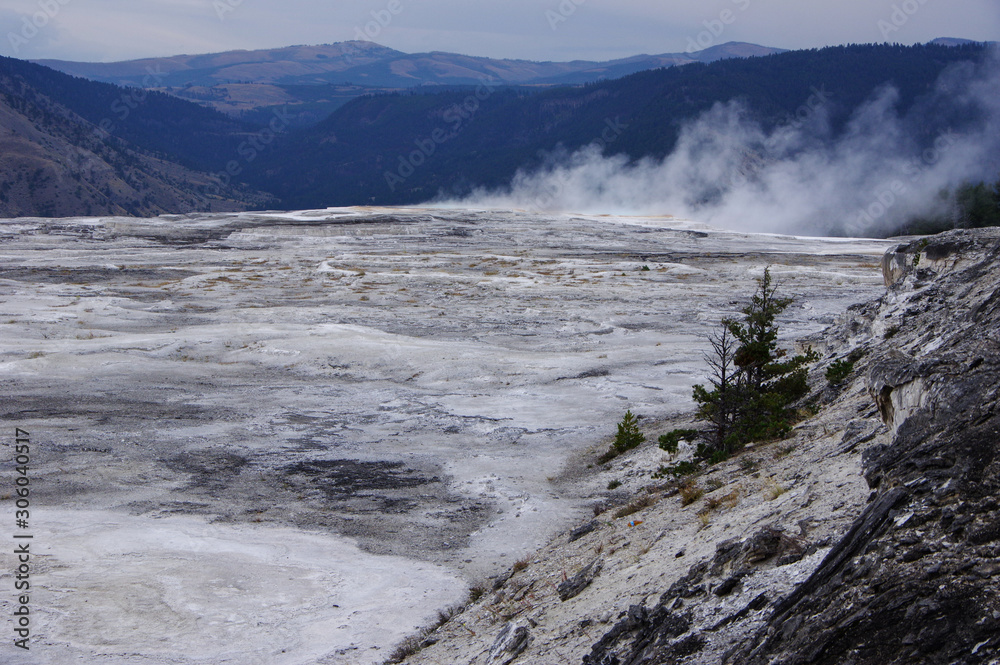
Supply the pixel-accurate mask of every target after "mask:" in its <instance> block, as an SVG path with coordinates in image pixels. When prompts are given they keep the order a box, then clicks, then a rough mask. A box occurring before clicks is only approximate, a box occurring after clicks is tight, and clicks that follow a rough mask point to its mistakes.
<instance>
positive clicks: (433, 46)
mask: <svg viewBox="0 0 1000 665" xmlns="http://www.w3.org/2000/svg"><path fill="white" fill-rule="evenodd" d="M0 35H2V36H3V38H2V40H0V54H2V55H8V56H13V57H18V58H25V59H35V58H60V59H66V60H86V61H114V60H125V59H133V58H142V57H153V56H167V55H177V54H181V53H214V52H218V51H227V50H231V49H258V48H273V47H278V46H289V45H293V44H325V43H332V42H340V41H346V40H349V39H357V38H365V39H369V40H370V41H375V42H378V43H380V44H383V45H385V46H389V47H392V48H395V49H398V50H400V51H406V52H410V53H413V52H420V51H431V50H438V51H451V52H457V53H465V54H469V55H481V56H489V57H507V58H523V59H529V60H572V59H586V60H608V59H613V58H619V57H624V56H628V55H635V54H638V53H670V52H681V51H687V50H692V49H693V46H694V45H697V46H701V47H704V46H711V45H714V44H720V43H723V42H727V41H746V42H753V43H757V44H763V45H765V46H776V47H783V48H790V49H799V48H811V47H818V46H826V45H832V44H844V43H849V42H855V43H867V42H884V41H890V42H900V43H904V44H913V43H917V42H926V41H929V40H931V39H934V38H935V37H964V38H967V39H975V40H983V41H985V40H997V39H1000V0H836V1H834V0H823V1H822V2H813V1H810V0H805V1H803V0H673V1H671V0H666V1H665V0H491V1H490V2H480V1H478V0H339V1H338V0H281V1H280V2H278V1H277V0H3V6H2V7H0Z"/></svg>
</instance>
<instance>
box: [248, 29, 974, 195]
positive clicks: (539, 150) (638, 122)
mask: <svg viewBox="0 0 1000 665" xmlns="http://www.w3.org/2000/svg"><path fill="white" fill-rule="evenodd" d="M983 53H984V47H982V46H978V45H964V46H960V47H955V48H949V47H944V46H938V45H922V46H913V47H905V46H893V45H852V46H843V47H833V48H825V49H821V50H810V51H794V52H788V53H783V54H778V55H771V56H766V57H759V58H748V59H742V60H723V61H719V62H714V63H711V64H707V65H706V64H691V65H686V66H684V67H673V68H669V69H659V70H653V71H646V72H640V73H637V74H633V75H631V76H627V77H625V78H622V79H618V80H614V81H604V82H599V83H592V84H589V85H586V86H582V87H566V88H559V89H555V90H547V91H543V92H530V91H526V90H519V89H510V88H503V87H489V86H486V85H482V86H479V87H478V88H466V89H455V90H450V91H446V92H439V93H435V94H426V93H425V94H414V93H410V94H394V95H382V96H374V97H365V98H361V99H358V100H355V101H354V102H351V103H350V104H348V105H346V106H345V107H343V108H342V109H340V110H339V111H337V112H335V113H334V114H332V115H331V116H330V117H329V118H328V119H327V120H325V121H324V122H321V123H319V124H318V125H316V126H315V127H313V128H311V129H309V130H306V131H303V132H301V133H298V134H296V135H292V136H289V137H287V139H286V140H284V141H282V142H281V143H280V144H279V145H278V146H277V147H276V149H274V150H272V151H269V152H268V153H267V154H265V155H263V158H262V159H261V160H259V161H258V163H257V164H255V165H254V166H255V167H256V168H255V169H254V171H253V172H252V173H251V174H250V175H249V177H250V178H251V182H253V184H255V185H256V186H257V187H264V186H265V185H266V186H267V188H268V189H269V191H271V192H273V193H274V194H275V195H277V196H278V197H279V198H280V199H281V200H282V202H283V205H285V206H287V207H290V208H299V207H314V206H325V205H347V204H352V203H382V204H405V203H415V202H419V201H424V200H427V199H428V198H431V197H433V196H435V195H437V194H438V193H444V194H446V195H461V194H464V193H467V192H468V191H470V190H471V189H472V188H473V187H477V186H486V187H495V186H499V185H502V184H504V183H506V182H508V181H509V180H510V179H511V177H512V176H513V175H514V174H515V173H516V172H517V170H518V169H521V168H527V169H530V168H532V167H534V166H537V165H539V164H541V163H543V161H544V160H545V159H547V158H549V157H550V156H551V154H552V153H553V152H554V151H558V150H565V151H573V150H576V149H578V148H580V147H582V146H585V145H588V144H590V143H592V142H595V141H603V142H604V145H605V147H604V152H605V154H614V153H624V154H626V155H628V157H629V158H630V159H633V160H636V159H640V158H642V157H654V158H658V157H663V156H664V155H666V154H667V153H669V152H670V150H671V149H672V148H673V147H674V145H675V142H676V140H677V136H678V132H679V130H680V128H681V126H682V125H683V123H684V122H685V121H688V120H690V119H692V118H694V117H696V116H697V115H699V114H700V113H703V112H704V111H706V110H708V109H710V108H711V107H712V106H713V105H714V104H715V103H717V102H726V101H729V100H732V99H739V100H742V101H743V102H744V103H745V104H746V107H747V108H748V109H749V110H750V112H751V113H752V115H753V116H755V119H756V120H758V121H759V122H760V123H761V124H762V125H764V126H765V127H768V126H774V125H776V124H779V123H783V122H788V121H791V120H794V118H795V116H796V114H798V113H800V112H801V110H802V109H803V108H805V107H806V105H808V104H815V103H816V98H817V96H820V97H821V98H822V104H823V106H824V110H825V112H826V113H828V114H829V117H830V120H831V129H832V130H833V131H835V132H836V131H838V130H839V129H841V128H842V127H843V124H844V123H845V122H846V121H847V119H848V118H849V117H850V114H851V113H852V112H853V111H854V110H855V109H856V108H857V107H858V106H859V105H860V104H862V103H863V102H864V101H865V100H866V99H868V98H869V97H870V96H871V95H872V94H873V93H874V92H875V91H876V90H877V89H879V88H880V87H881V86H884V85H893V86H895V87H896V88H897V89H898V90H899V101H898V108H899V111H900V113H901V114H905V113H906V111H907V109H908V108H909V107H911V106H912V105H913V104H914V102H915V100H917V99H918V98H919V97H920V96H921V95H924V94H926V93H928V92H929V91H930V90H931V89H932V88H933V86H934V84H935V82H936V81H937V79H938V77H939V76H940V75H941V73H942V71H944V69H945V68H946V67H948V66H949V65H952V64H954V63H956V62H959V61H965V60H976V59H980V58H981V57H982V56H983ZM957 120H959V121H960V120H962V119H961V118H958V119H957ZM914 131H917V132H919V131H920V128H914Z"/></svg>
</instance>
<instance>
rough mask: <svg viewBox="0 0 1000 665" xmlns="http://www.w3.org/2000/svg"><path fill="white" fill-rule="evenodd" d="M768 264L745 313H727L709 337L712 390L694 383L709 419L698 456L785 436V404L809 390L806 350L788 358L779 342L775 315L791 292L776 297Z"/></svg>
mask: <svg viewBox="0 0 1000 665" xmlns="http://www.w3.org/2000/svg"><path fill="white" fill-rule="evenodd" d="M776 293H777V286H776V285H775V283H774V280H773V279H772V278H771V269H770V267H768V268H766V269H765V270H764V275H763V276H762V277H761V278H760V279H758V280H757V290H756V291H755V292H754V294H753V296H752V298H751V299H750V304H749V305H747V306H746V307H744V308H743V319H742V320H734V319H726V320H724V321H723V322H722V331H721V332H719V333H717V334H715V335H713V336H712V337H710V338H709V342H710V343H711V345H712V352H713V353H712V355H710V356H708V357H707V359H708V364H709V367H710V368H711V373H712V375H711V378H710V379H709V382H710V384H711V390H709V389H708V388H706V387H705V386H704V385H700V384H699V385H696V386H695V387H694V394H693V397H694V400H695V402H697V403H698V405H699V406H698V411H697V418H698V419H699V420H703V421H707V422H708V423H709V427H708V430H707V432H706V433H705V438H706V441H705V443H703V444H701V445H700V446H699V448H698V456H699V457H701V458H702V459H707V460H709V461H712V462H715V461H720V460H722V459H725V458H726V457H728V456H729V455H731V454H732V453H733V452H735V451H736V450H739V449H740V448H742V447H743V446H744V445H746V444H747V443H749V442H751V441H760V440H764V439H769V438H775V437H780V436H783V435H784V434H786V433H787V432H788V430H789V429H790V428H791V414H790V412H789V404H791V403H792V402H794V401H795V400H796V399H799V398H801V397H803V396H804V395H805V394H806V393H807V392H808V389H809V387H808V385H807V384H806V370H805V367H804V366H805V364H806V363H808V362H812V361H815V360H816V356H815V355H814V354H813V353H812V352H811V351H810V352H809V353H808V354H806V355H798V356H795V357H794V358H791V359H790V360H782V359H783V358H785V357H786V356H787V353H786V352H785V351H784V350H782V349H779V348H778V326H777V323H776V319H777V317H778V315H779V314H781V312H783V311H784V310H785V309H786V308H787V307H788V305H790V304H791V302H792V301H791V299H790V298H778V297H777V295H776Z"/></svg>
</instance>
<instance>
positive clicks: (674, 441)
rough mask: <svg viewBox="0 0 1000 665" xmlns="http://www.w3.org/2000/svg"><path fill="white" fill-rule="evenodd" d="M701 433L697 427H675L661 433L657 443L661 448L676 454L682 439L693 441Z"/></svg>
mask: <svg viewBox="0 0 1000 665" xmlns="http://www.w3.org/2000/svg"><path fill="white" fill-rule="evenodd" d="M699 434H700V432H698V430H696V429H673V430H670V431H669V432H667V433H666V434H661V435H660V438H659V439H657V443H658V444H659V446H660V449H661V450H665V451H667V452H668V453H670V454H671V455H676V454H677V450H678V447H679V446H680V442H681V441H693V440H694V439H695V438H697V436H698V435H699Z"/></svg>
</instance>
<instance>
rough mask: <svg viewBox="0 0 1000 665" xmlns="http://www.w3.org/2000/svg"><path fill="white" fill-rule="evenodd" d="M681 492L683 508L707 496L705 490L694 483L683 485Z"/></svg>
mask: <svg viewBox="0 0 1000 665" xmlns="http://www.w3.org/2000/svg"><path fill="white" fill-rule="evenodd" d="M679 491H680V495H681V505H682V506H690V505H691V504H692V503H694V502H695V501H697V500H698V499H700V498H701V497H703V496H705V490H704V489H702V488H701V487H699V486H698V484H697V483H695V482H693V481H689V482H686V483H684V484H682V485H681V486H680V488H679Z"/></svg>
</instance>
